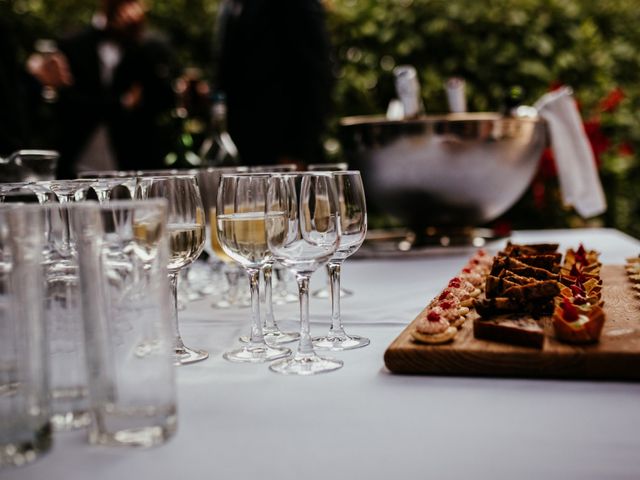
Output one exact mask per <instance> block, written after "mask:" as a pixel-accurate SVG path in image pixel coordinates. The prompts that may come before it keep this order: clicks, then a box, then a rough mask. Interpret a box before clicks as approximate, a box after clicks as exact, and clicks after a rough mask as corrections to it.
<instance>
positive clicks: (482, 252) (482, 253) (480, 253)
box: [476, 249, 487, 257]
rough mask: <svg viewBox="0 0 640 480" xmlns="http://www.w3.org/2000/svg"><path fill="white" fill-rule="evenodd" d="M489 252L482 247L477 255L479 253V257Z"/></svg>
mask: <svg viewBox="0 0 640 480" xmlns="http://www.w3.org/2000/svg"><path fill="white" fill-rule="evenodd" d="M486 254H487V252H485V251H484V250H483V249H480V250H478V251H477V252H476V255H478V256H479V257H484V256H485V255H486Z"/></svg>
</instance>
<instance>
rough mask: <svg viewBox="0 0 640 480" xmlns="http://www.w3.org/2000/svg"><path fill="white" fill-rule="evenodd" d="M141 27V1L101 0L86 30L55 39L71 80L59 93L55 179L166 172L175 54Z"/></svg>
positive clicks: (143, 24)
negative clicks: (106, 173) (117, 172)
mask: <svg viewBox="0 0 640 480" xmlns="http://www.w3.org/2000/svg"><path fill="white" fill-rule="evenodd" d="M145 21H146V20H145V8H144V5H143V4H142V3H141V2H140V1H139V0H101V2H100V6H99V9H98V11H97V13H96V14H95V15H94V17H93V20H92V22H91V25H90V26H88V27H87V28H85V29H84V30H82V31H80V32H79V33H77V34H74V35H72V36H69V37H67V38H64V39H62V40H60V42H59V48H60V51H61V52H62V53H63V54H64V56H65V58H66V61H67V62H68V65H69V71H70V76H71V79H70V85H69V86H67V87H66V88H61V89H60V90H59V91H58V102H57V112H58V119H59V122H60V130H61V133H60V139H59V146H58V149H59V150H60V154H61V158H60V162H59V169H58V176H59V177H61V178H65V177H72V176H74V175H75V174H76V172H78V171H81V170H110V169H122V170H136V169H151V168H160V167H162V166H163V161H164V157H165V155H166V153H167V152H168V149H169V148H170V146H171V143H170V138H168V135H166V134H164V123H165V122H166V123H168V117H169V115H170V111H171V109H172V108H173V107H174V105H175V96H174V92H173V89H172V79H173V71H174V70H173V56H172V52H171V49H170V47H169V46H168V44H167V43H166V42H165V41H163V40H162V39H160V38H158V37H157V36H151V35H150V34H148V33H147V30H146V25H145Z"/></svg>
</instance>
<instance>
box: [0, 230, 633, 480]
mask: <svg viewBox="0 0 640 480" xmlns="http://www.w3.org/2000/svg"><path fill="white" fill-rule="evenodd" d="M513 240H514V241H516V242H543V241H559V242H560V243H561V248H563V249H564V248H567V247H569V246H574V247H575V246H577V244H578V242H580V241H583V242H584V243H585V245H586V246H587V247H588V248H595V249H597V250H599V251H601V252H602V257H601V258H602V261H603V262H604V263H622V262H624V258H625V257H626V256H632V255H638V254H639V253H640V242H639V241H637V240H635V239H633V238H631V237H629V236H626V235H624V234H622V233H620V232H618V231H616V230H607V229H599V230H547V231H530V232H525V231H522V232H516V233H514V235H513ZM471 253H472V251H471V250H470V251H469V252H466V253H456V254H455V255H450V256H449V255H444V256H443V255H438V256H425V257H422V258H408V259H393V260H385V259H376V260H353V261H349V262H347V263H346V264H345V267H344V269H343V285H345V286H346V287H348V288H349V289H352V290H353V291H354V292H355V295H354V296H353V297H351V298H347V299H345V300H344V301H343V305H342V306H343V315H344V322H345V325H346V328H347V331H348V332H351V333H354V334H362V335H364V336H367V337H370V338H371V345H370V346H368V347H366V348H364V349H360V350H356V351H350V352H343V353H341V354H336V355H335V356H337V357H339V358H342V359H343V360H344V363H345V366H344V368H343V369H341V370H339V371H337V372H333V373H330V374H327V375H318V376H314V377H306V378H297V377H295V378H291V377H282V376H278V375H276V374H273V373H271V372H269V371H268V370H267V368H266V367H265V366H263V365H260V366H255V365H236V364H230V363H228V362H226V361H224V360H223V359H222V358H221V353H222V352H223V351H224V350H225V349H227V348H229V347H231V346H232V345H233V344H234V342H235V339H236V337H238V335H240V334H241V333H244V332H245V331H246V330H247V328H248V320H247V318H248V317H247V315H248V310H246V309H237V310H233V311H220V310H218V311H214V310H212V309H210V308H209V307H208V303H207V301H206V300H205V301H201V302H197V303H194V304H192V305H191V306H190V307H189V308H188V309H187V311H185V312H182V318H183V322H182V331H183V337H184V340H185V342H186V343H187V344H189V345H193V346H196V347H204V348H206V349H208V350H209V351H210V352H211V358H210V359H209V360H207V361H205V362H203V363H200V364H195V365H191V366H187V367H181V368H179V370H178V392H179V399H178V402H179V403H178V408H179V430H178V433H177V435H176V436H175V437H174V438H173V439H172V440H170V441H169V442H168V443H167V444H165V445H163V446H160V447H157V448H154V449H149V450H129V449H118V448H104V447H92V446H89V445H87V444H85V440H84V434H83V433H82V432H72V433H65V434H57V436H56V445H55V447H54V449H53V451H51V452H50V453H49V454H48V455H47V456H46V457H44V458H42V459H40V460H39V461H38V462H36V463H34V464H32V465H29V466H27V467H23V468H20V469H11V470H5V471H2V472H1V473H0V478H3V479H4V478H7V479H12V480H27V479H45V478H51V479H63V478H64V479H68V480H72V479H92V480H102V479H105V480H106V479H118V480H120V479H122V480H128V479H133V478H142V479H153V480H160V479H167V480H176V479H187V478H189V479H195V478H197V479H250V478H256V479H257V478H261V479H269V480H271V479H274V480H280V479H282V480H284V479H296V480H298V479H305V480H307V479H328V478H333V479H346V478H366V479H379V478H380V479H382V478H384V479H387V478H437V479H460V478H465V479H467V478H470V479H483V478H490V479H494V480H495V479H509V480H512V479H519V480H522V479H529V478H531V479H540V478H548V479H555V478H558V479H560V478H561V479H572V478H579V479H581V480H586V479H604V478H607V479H614V478H629V479H632V478H633V479H637V478H640V384H634V383H613V382H583V381H541V380H523V379H486V378H456V377H426V376H423V377H410V376H396V375H391V374H390V373H388V372H387V371H386V370H385V367H384V363H383V353H384V351H385V349H386V347H387V345H388V344H389V343H390V342H391V341H392V340H393V339H394V338H395V337H396V336H397V335H398V334H399V333H400V331H401V330H402V328H403V326H404V325H406V324H407V323H408V322H410V321H411V320H412V319H413V318H414V316H415V315H416V314H417V313H418V312H419V311H420V310H421V309H422V308H423V307H424V306H425V304H426V303H427V302H428V301H429V300H430V299H431V298H432V297H433V296H434V295H435V294H436V293H437V292H438V291H439V290H440V289H441V288H442V287H443V286H444V284H445V282H446V281H447V280H448V279H449V278H450V277H451V276H453V275H455V274H456V272H457V271H459V269H460V268H461V267H462V266H463V264H464V262H465V261H466V259H467V258H468V256H469V255H470V254H471ZM323 281H324V277H323V275H321V274H317V278H314V280H312V289H313V288H318V287H319V286H321V284H322V282H323ZM311 312H312V315H311V316H312V320H313V322H314V323H313V325H312V333H316V334H318V333H324V331H325V329H326V328H327V324H326V320H327V319H328V314H329V306H328V301H320V300H317V299H312V302H311ZM296 313H297V307H296V306H295V305H288V306H285V307H278V308H277V310H276V314H277V315H278V316H279V318H280V319H292V318H295V315H296ZM638 321H639V325H640V314H639V317H638ZM284 323H285V326H288V327H291V328H294V327H295V323H293V322H289V321H286V322H284Z"/></svg>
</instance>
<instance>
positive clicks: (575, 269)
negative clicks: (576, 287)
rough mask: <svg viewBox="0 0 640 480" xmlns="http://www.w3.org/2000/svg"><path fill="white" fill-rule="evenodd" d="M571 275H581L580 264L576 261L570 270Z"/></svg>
mask: <svg viewBox="0 0 640 480" xmlns="http://www.w3.org/2000/svg"><path fill="white" fill-rule="evenodd" d="M569 275H571V276H572V277H579V276H580V269H579V268H578V264H577V263H574V264H573V265H572V266H571V271H570V272H569Z"/></svg>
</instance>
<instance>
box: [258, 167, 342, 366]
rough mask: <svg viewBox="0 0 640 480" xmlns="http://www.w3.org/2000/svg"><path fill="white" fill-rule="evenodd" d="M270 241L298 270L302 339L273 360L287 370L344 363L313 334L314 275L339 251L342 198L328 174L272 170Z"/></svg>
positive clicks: (279, 256)
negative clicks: (326, 352)
mask: <svg viewBox="0 0 640 480" xmlns="http://www.w3.org/2000/svg"><path fill="white" fill-rule="evenodd" d="M266 219H267V221H266V227H267V242H268V245H269V249H270V250H271V254H272V255H273V257H274V258H275V259H276V260H278V261H279V262H280V263H281V264H282V265H284V266H285V267H286V268H288V269H290V270H292V271H293V272H294V273H295V275H296V280H297V283H298V291H299V298H300V342H299V344H298V350H297V352H296V353H295V355H294V356H293V357H292V358H288V359H284V360H280V361H277V362H274V363H272V364H271V365H270V367H269V368H270V369H271V370H272V371H274V372H277V373H282V374H287V375H313V374H316V373H323V372H330V371H332V370H337V369H339V368H341V367H342V361H340V360H336V359H332V358H324V357H321V356H319V355H317V354H316V353H315V352H314V350H313V343H312V341H311V335H310V334H309V278H310V277H311V275H312V274H313V272H314V271H316V270H317V269H318V268H319V267H321V266H322V265H324V264H325V263H326V262H327V261H328V260H329V259H330V258H331V257H332V256H333V254H334V253H335V251H336V249H337V248H338V244H339V241H340V222H339V220H338V199H337V196H336V189H335V184H334V181H333V178H332V177H331V175H330V174H326V173H297V174H279V175H273V176H272V177H271V179H270V181H269V191H268V195H267V217H266Z"/></svg>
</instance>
